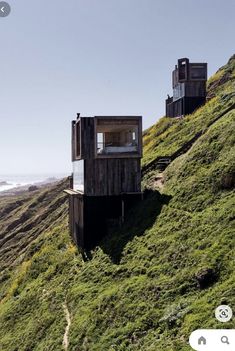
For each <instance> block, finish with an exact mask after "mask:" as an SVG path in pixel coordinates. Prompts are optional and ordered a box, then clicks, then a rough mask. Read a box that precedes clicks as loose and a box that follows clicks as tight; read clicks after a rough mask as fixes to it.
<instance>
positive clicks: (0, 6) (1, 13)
mask: <svg viewBox="0 0 235 351" xmlns="http://www.w3.org/2000/svg"><path fill="white" fill-rule="evenodd" d="M10 12H11V6H10V5H9V4H8V2H5V1H0V17H7V16H8V15H9V13H10Z"/></svg>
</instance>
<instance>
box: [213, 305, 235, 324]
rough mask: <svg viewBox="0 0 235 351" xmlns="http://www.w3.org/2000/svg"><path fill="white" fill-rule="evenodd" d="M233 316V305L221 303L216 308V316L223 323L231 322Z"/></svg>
mask: <svg viewBox="0 0 235 351" xmlns="http://www.w3.org/2000/svg"><path fill="white" fill-rule="evenodd" d="M232 317H233V311H232V309H231V307H229V306H227V305H221V306H219V307H217V308H216V310H215V318H216V319H217V320H218V321H219V322H222V323H226V322H229V321H230V320H231V319H232Z"/></svg>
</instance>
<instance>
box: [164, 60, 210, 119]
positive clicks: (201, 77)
mask: <svg viewBox="0 0 235 351" xmlns="http://www.w3.org/2000/svg"><path fill="white" fill-rule="evenodd" d="M206 81H207V63H190V62H189V59H188V58H182V59H179V60H178V65H176V66H175V69H174V71H173V72H172V88H173V96H172V97H170V96H169V95H168V99H167V100H166V116H167V117H182V116H185V115H188V114H190V113H192V112H193V111H194V110H195V109H197V108H198V107H200V106H201V105H203V104H204V103H205V101H206Z"/></svg>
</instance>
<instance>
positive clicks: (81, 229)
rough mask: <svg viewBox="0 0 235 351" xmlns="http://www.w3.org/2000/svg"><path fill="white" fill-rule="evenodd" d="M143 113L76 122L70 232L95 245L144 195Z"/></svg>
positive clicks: (69, 191)
mask: <svg viewBox="0 0 235 351" xmlns="http://www.w3.org/2000/svg"><path fill="white" fill-rule="evenodd" d="M141 157H142V117H141V116H95V117H81V116H80V114H78V116H77V119H76V120H74V121H72V162H73V174H72V177H71V182H70V189H67V190H65V192H66V193H67V194H68V195H69V227H70V234H71V236H72V238H73V240H74V241H75V243H76V244H77V246H78V247H81V248H82V249H86V250H89V249H92V248H93V247H94V246H95V245H97V244H98V243H99V241H100V240H101V239H102V238H103V237H104V236H105V235H106V234H107V232H108V229H109V228H110V227H112V226H113V225H117V224H118V225H119V224H121V223H123V222H124V221H125V217H126V213H127V211H128V210H129V209H130V208H131V207H132V206H133V205H134V204H135V203H136V202H137V201H140V200H141V199H142V192H141V164H140V162H141Z"/></svg>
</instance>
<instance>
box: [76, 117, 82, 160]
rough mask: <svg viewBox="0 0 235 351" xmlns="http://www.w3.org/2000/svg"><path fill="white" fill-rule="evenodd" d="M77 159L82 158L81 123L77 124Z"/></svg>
mask: <svg viewBox="0 0 235 351" xmlns="http://www.w3.org/2000/svg"><path fill="white" fill-rule="evenodd" d="M75 150H76V157H80V156H81V124H80V121H78V122H77V123H76V148H75Z"/></svg>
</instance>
